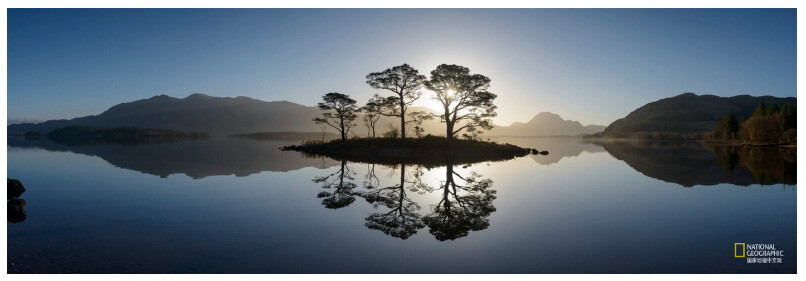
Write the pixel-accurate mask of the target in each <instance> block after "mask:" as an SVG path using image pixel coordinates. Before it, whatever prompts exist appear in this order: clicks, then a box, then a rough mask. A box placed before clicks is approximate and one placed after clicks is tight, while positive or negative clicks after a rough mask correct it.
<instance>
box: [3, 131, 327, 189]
mask: <svg viewBox="0 0 806 281" xmlns="http://www.w3.org/2000/svg"><path fill="white" fill-rule="evenodd" d="M288 144H289V142H288V141H262V140H251V139H242V138H223V137H222V138H210V139H206V140H182V141H175V142H169V143H131V144H92V145H87V144H84V145H70V144H65V143H57V142H54V141H52V140H50V139H48V138H39V139H24V138H20V137H9V138H8V145H9V146H11V147H24V148H25V147H36V148H42V149H46V150H49V151H68V152H73V153H79V154H84V155H90V156H97V157H100V158H102V159H103V160H105V161H107V162H109V163H110V164H112V165H114V166H116V167H120V168H124V169H129V170H134V171H138V172H142V173H146V174H151V175H155V176H159V177H163V178H164V177H167V176H169V175H172V174H185V175H187V176H189V177H192V178H194V179H199V178H204V177H209V176H217V175H235V176H238V177H244V176H248V175H251V174H256V173H260V172H263V171H278V172H287V171H292V170H296V169H301V168H305V167H317V168H327V167H331V166H334V165H337V164H338V162H337V161H333V160H331V159H326V158H304V157H300V156H299V154H296V153H288V152H283V151H280V150H279V149H278V148H279V147H281V146H284V145H288Z"/></svg>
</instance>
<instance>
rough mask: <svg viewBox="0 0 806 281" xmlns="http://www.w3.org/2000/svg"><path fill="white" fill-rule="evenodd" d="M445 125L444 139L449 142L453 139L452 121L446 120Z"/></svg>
mask: <svg viewBox="0 0 806 281" xmlns="http://www.w3.org/2000/svg"><path fill="white" fill-rule="evenodd" d="M445 124H446V126H445V127H446V128H447V131H446V135H445V137H446V138H447V139H449V140H452V139H453V121H449V120H446V121H445Z"/></svg>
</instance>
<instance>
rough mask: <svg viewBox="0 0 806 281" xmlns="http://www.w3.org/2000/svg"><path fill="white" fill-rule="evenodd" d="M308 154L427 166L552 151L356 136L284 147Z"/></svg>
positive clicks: (437, 139)
mask: <svg viewBox="0 0 806 281" xmlns="http://www.w3.org/2000/svg"><path fill="white" fill-rule="evenodd" d="M280 149H281V150H283V151H298V152H302V153H303V154H304V155H306V156H312V157H316V156H326V157H329V158H333V159H337V160H347V161H350V162H361V163H374V164H394V165H399V164H416V165H423V166H425V167H436V166H444V165H458V164H471V163H478V162H486V161H504V160H510V159H514V158H518V157H523V156H526V155H530V154H540V155H547V154H548V151H539V150H537V149H533V148H523V147H519V146H516V145H512V144H508V143H504V144H499V143H496V142H492V141H480V140H469V139H448V138H445V137H437V136H430V135H429V136H424V137H422V138H406V139H403V138H352V139H347V140H340V139H335V140H331V141H325V142H323V141H305V142H304V143H303V144H301V145H290V146H284V147H281V148H280Z"/></svg>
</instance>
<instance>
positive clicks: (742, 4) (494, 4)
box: [0, 0, 806, 281]
mask: <svg viewBox="0 0 806 281" xmlns="http://www.w3.org/2000/svg"><path fill="white" fill-rule="evenodd" d="M4 3H6V5H7V8H44V7H54V8H95V7H100V8H152V7H158V8H177V7H191V8H205V7H207V8H239V7H240V8H258V7H261V8H269V7H275V8H297V7H327V8H330V7H341V8H394V7H406V8H445V7H453V8H460V7H463V8H526V7H530V8H582V7H587V8H630V7H640V8H716V7H718V8H798V7H799V6H802V5H804V4H802V3H806V1H801V2H796V1H752V2H751V1H725V2H720V1H703V0H699V1H691V0H680V1H651V2H650V1H624V0H611V1H554V2H549V3H545V2H543V3H537V2H533V3H526V1H513V0H497V1H440V0H411V1H405V2H402V1H401V2H392V1H380V0H375V1H367V0H363V1H355V0H351V1H322V0H318V1H310V0H302V1H278V2H265V1H263V2H258V1H243V0H229V1H219V2H215V1H205V0H199V1H171V0H160V1H155V0H141V1H130V0H129V1H98V0H96V1H86V0H79V1H53V0H51V1H5V2H4ZM537 4H539V5H540V6H537ZM799 4H800V5H799ZM0 22H1V23H2V25H3V28H2V32H3V34H2V36H0V38H2V39H0V40H3V44H2V52H3V54H4V55H3V56H2V63H3V64H6V62H7V54H8V53H7V44H6V43H7V42H6V38H7V37H6V36H7V10H4V11H3V12H2V19H0ZM797 29H798V52H799V53H802V52H801V51H802V50H803V46H804V37H805V36H804V30H806V26H804V20H802V19H801V18H798V28H797ZM803 62H804V61H803V58H802V56H798V82H799V83H798V84H800V82H802V81H804V79H803V78H804V74H803V73H804V71H803V69H802V67H801V66H802V65H803ZM2 72H3V77H4V78H6V77H8V76H7V68H3V69H2ZM0 83H2V89H3V93H4V98H3V99H2V100H0V101H1V102H2V110H3V114H4V115H5V116H6V118H8V100H7V99H8V93H7V89H8V87H7V79H1V80H0ZM799 93H800V91H798V95H799ZM798 119H799V123H800V124H801V126H799V127H801V128H799V129H800V131H803V129H804V128H803V127H806V125H804V124H806V123H804V121H806V120H804V119H806V117H803V114H801V116H800V117H799V118H798ZM6 133H7V129H6V127H3V129H2V134H3V135H6ZM7 141H8V139H7V138H6V142H7ZM2 155H3V158H4V159H6V161H3V162H2V163H3V169H2V171H3V173H4V174H7V171H8V170H7V165H8V163H7V160H8V155H7V149H6V150H2ZM803 169H804V168H803V167H801V168H799V169H798V174H801V172H800V171H801V170H803ZM803 196H806V195H804V194H802V193H799V194H798V201H803V200H802V199H803ZM5 213H6V210H5V209H3V214H4V215H5ZM805 217H806V212H804V208H798V218H799V219H798V237H797V239H798V240H799V241H806V240H804V239H803V237H804V233H806V231H804V224H803V220H804V218H805ZM6 233H7V229H6V228H5V227H4V228H2V231H1V234H2V240H3V243H2V245H0V251H2V255H3V259H4V260H5V259H6V258H7V239H6ZM802 254H803V251H801V250H800V249H798V255H799V256H801V259H800V261H798V268H800V269H801V270H803V268H804V267H803V265H804V263H806V256H803V255H802ZM6 271H7V268H6V266H0V273H2V274H3V275H4V276H3V279H4V280H26V281H30V280H57V279H58V280H108V279H114V280H140V279H144V278H160V279H161V278H171V279H177V280H220V279H222V278H227V279H239V280H266V278H271V279H280V280H288V279H294V280H301V279H304V280H329V281H332V280H337V281H339V280H345V281H347V280H349V281H355V280H377V279H380V278H383V279H385V280H404V279H412V278H416V279H417V280H439V281H444V280H445V279H446V278H447V279H456V280H459V279H461V280H487V279H507V280H534V279H535V278H540V279H547V280H577V279H579V278H583V279H596V280H646V279H652V280H677V279H680V278H686V279H696V280H706V279H707V280H731V281H734V280H758V279H763V280H794V279H795V278H797V275H791V274H790V275H772V274H770V275H757V274H746V275H738V274H729V275H717V274H714V275H709V274H693V275H685V276H680V275H650V274H609V275H608V274H588V275H575V274H568V275H551V274H542V275H383V276H378V275H325V274H322V275H245V274H244V275H237V274H226V275H144V274H139V275H121V274H114V275H104V274H95V275H84V274H82V275H30V274H28V275H14V274H12V275H7V274H6Z"/></svg>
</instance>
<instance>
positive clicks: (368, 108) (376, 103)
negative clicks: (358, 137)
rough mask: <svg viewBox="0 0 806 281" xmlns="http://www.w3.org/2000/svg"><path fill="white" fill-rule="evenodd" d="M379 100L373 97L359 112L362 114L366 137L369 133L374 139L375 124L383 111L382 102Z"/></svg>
mask: <svg viewBox="0 0 806 281" xmlns="http://www.w3.org/2000/svg"><path fill="white" fill-rule="evenodd" d="M381 99H382V98H380V99H379V98H378V97H377V96H375V97H373V98H371V99H370V100H369V101H368V102H367V104H366V105H364V106H363V107H361V111H362V112H364V118H363V120H364V125H366V126H367V136H369V135H370V133H371V134H372V137H373V138H374V137H375V124H376V123H378V120H380V119H381V115H382V114H381V112H382V111H383V101H382V100H381Z"/></svg>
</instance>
